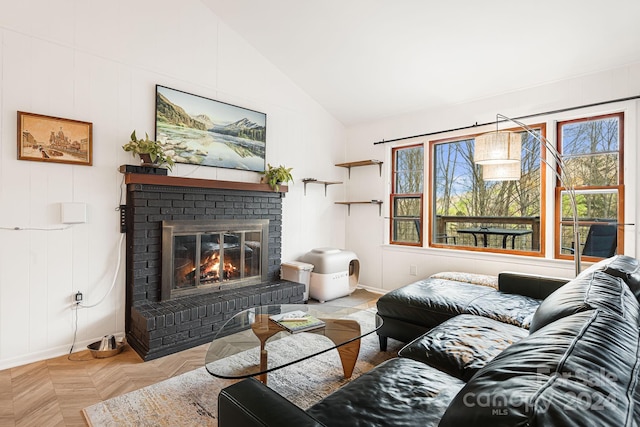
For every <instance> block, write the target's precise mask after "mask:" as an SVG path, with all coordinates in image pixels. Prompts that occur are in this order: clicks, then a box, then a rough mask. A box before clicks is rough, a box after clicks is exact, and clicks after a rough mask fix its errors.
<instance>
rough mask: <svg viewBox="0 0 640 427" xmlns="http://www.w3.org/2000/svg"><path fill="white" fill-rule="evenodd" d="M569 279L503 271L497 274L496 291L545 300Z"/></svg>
mask: <svg viewBox="0 0 640 427" xmlns="http://www.w3.org/2000/svg"><path fill="white" fill-rule="evenodd" d="M570 280H571V279H566V278H562V277H551V276H540V275H536V274H526V273H514V272H511V271H504V272H502V273H499V274H498V290H499V291H501V292H506V293H509V294H518V295H524V296H527V297H531V298H535V299H545V298H546V297H548V296H549V295H551V294H552V293H553V292H555V291H556V290H557V289H558V288H560V287H561V286H562V285H564V284H566V283H568V282H569V281H570Z"/></svg>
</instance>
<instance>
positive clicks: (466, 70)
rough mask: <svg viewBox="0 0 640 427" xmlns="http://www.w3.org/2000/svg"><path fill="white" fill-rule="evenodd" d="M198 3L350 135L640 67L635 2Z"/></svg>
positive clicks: (639, 3) (259, 0)
mask: <svg viewBox="0 0 640 427" xmlns="http://www.w3.org/2000/svg"><path fill="white" fill-rule="evenodd" d="M202 2H203V3H204V4H205V5H207V6H208V7H209V8H210V9H211V10H212V11H213V12H214V13H215V14H216V15H217V16H219V17H220V19H221V20H222V21H223V22H224V23H225V24H226V25H228V26H229V27H230V28H232V29H233V30H234V31H236V32H237V33H239V34H240V35H241V36H242V37H243V38H244V39H246V40H247V42H248V43H250V44H251V45H252V46H254V47H255V48H256V49H257V50H258V51H259V52H260V53H261V54H262V55H264V57H266V58H267V59H268V60H269V61H270V62H272V63H273V64H274V65H275V66H277V67H278V68H279V69H280V70H281V71H282V72H283V73H284V74H286V75H287V76H288V77H289V78H290V79H291V80H292V81H293V82H295V83H296V84H297V85H298V86H299V87H300V88H301V89H303V90H304V91H305V92H307V93H308V94H309V95H310V96H311V97H313V98H314V99H315V100H316V101H317V102H318V103H320V104H321V105H322V106H323V107H324V108H325V109H326V110H327V111H328V112H329V113H331V114H332V115H333V116H334V117H336V118H337V119H338V120H340V121H341V122H342V123H344V124H345V125H347V126H348V125H352V124H357V123H362V122H367V121H371V120H377V119H381V118H385V117H392V116H396V115H400V114H404V113H408V112H413V111H419V110H425V109H430V108H438V107H440V106H445V105H453V104H457V103H462V102H467V101H471V100H475V99H481V98H485V97H489V96H494V95H498V94H502V93H507V92H511V91H515V90H519V89H524V88H530V87H535V86H538V85H542V84H545V83H549V82H553V81H558V80H563V79H567V78H571V77H577V76H581V75H585V74H589V73H593V72H598V71H603V70H607V69H613V68H618V67H621V66H624V65H628V64H632V63H637V62H640V25H639V24H638V21H639V20H640V1H638V0H615V1H610V2H603V1H602V0H485V1H477V0H450V1H443V0H319V1H302V0H268V1H265V0H202ZM629 95H635V94H629Z"/></svg>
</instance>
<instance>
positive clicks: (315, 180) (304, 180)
mask: <svg viewBox="0 0 640 427" xmlns="http://www.w3.org/2000/svg"><path fill="white" fill-rule="evenodd" d="M302 182H304V195H305V196H306V195H307V184H323V185H324V195H325V196H326V195H327V187H328V186H329V185H334V184H342V181H319V180H317V179H313V178H305V179H303V180H302Z"/></svg>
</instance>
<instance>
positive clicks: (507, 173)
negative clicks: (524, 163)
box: [482, 162, 520, 181]
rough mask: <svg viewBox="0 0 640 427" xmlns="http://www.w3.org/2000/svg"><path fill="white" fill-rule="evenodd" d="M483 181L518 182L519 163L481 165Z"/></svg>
mask: <svg viewBox="0 0 640 427" xmlns="http://www.w3.org/2000/svg"><path fill="white" fill-rule="evenodd" d="M482 180H483V181H518V180H520V162H518V163H502V164H488V165H482Z"/></svg>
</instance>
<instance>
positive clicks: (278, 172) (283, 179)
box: [260, 163, 293, 191]
mask: <svg viewBox="0 0 640 427" xmlns="http://www.w3.org/2000/svg"><path fill="white" fill-rule="evenodd" d="M292 169H293V168H285V167H284V166H282V165H280V166H278V167H273V166H271V165H270V164H269V163H267V169H266V170H265V171H264V172H260V173H261V174H263V175H264V177H262V181H264V182H266V183H267V184H269V186H270V187H271V189H272V190H274V191H280V184H286V183H287V182H293V176H292V175H291V170H292Z"/></svg>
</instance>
